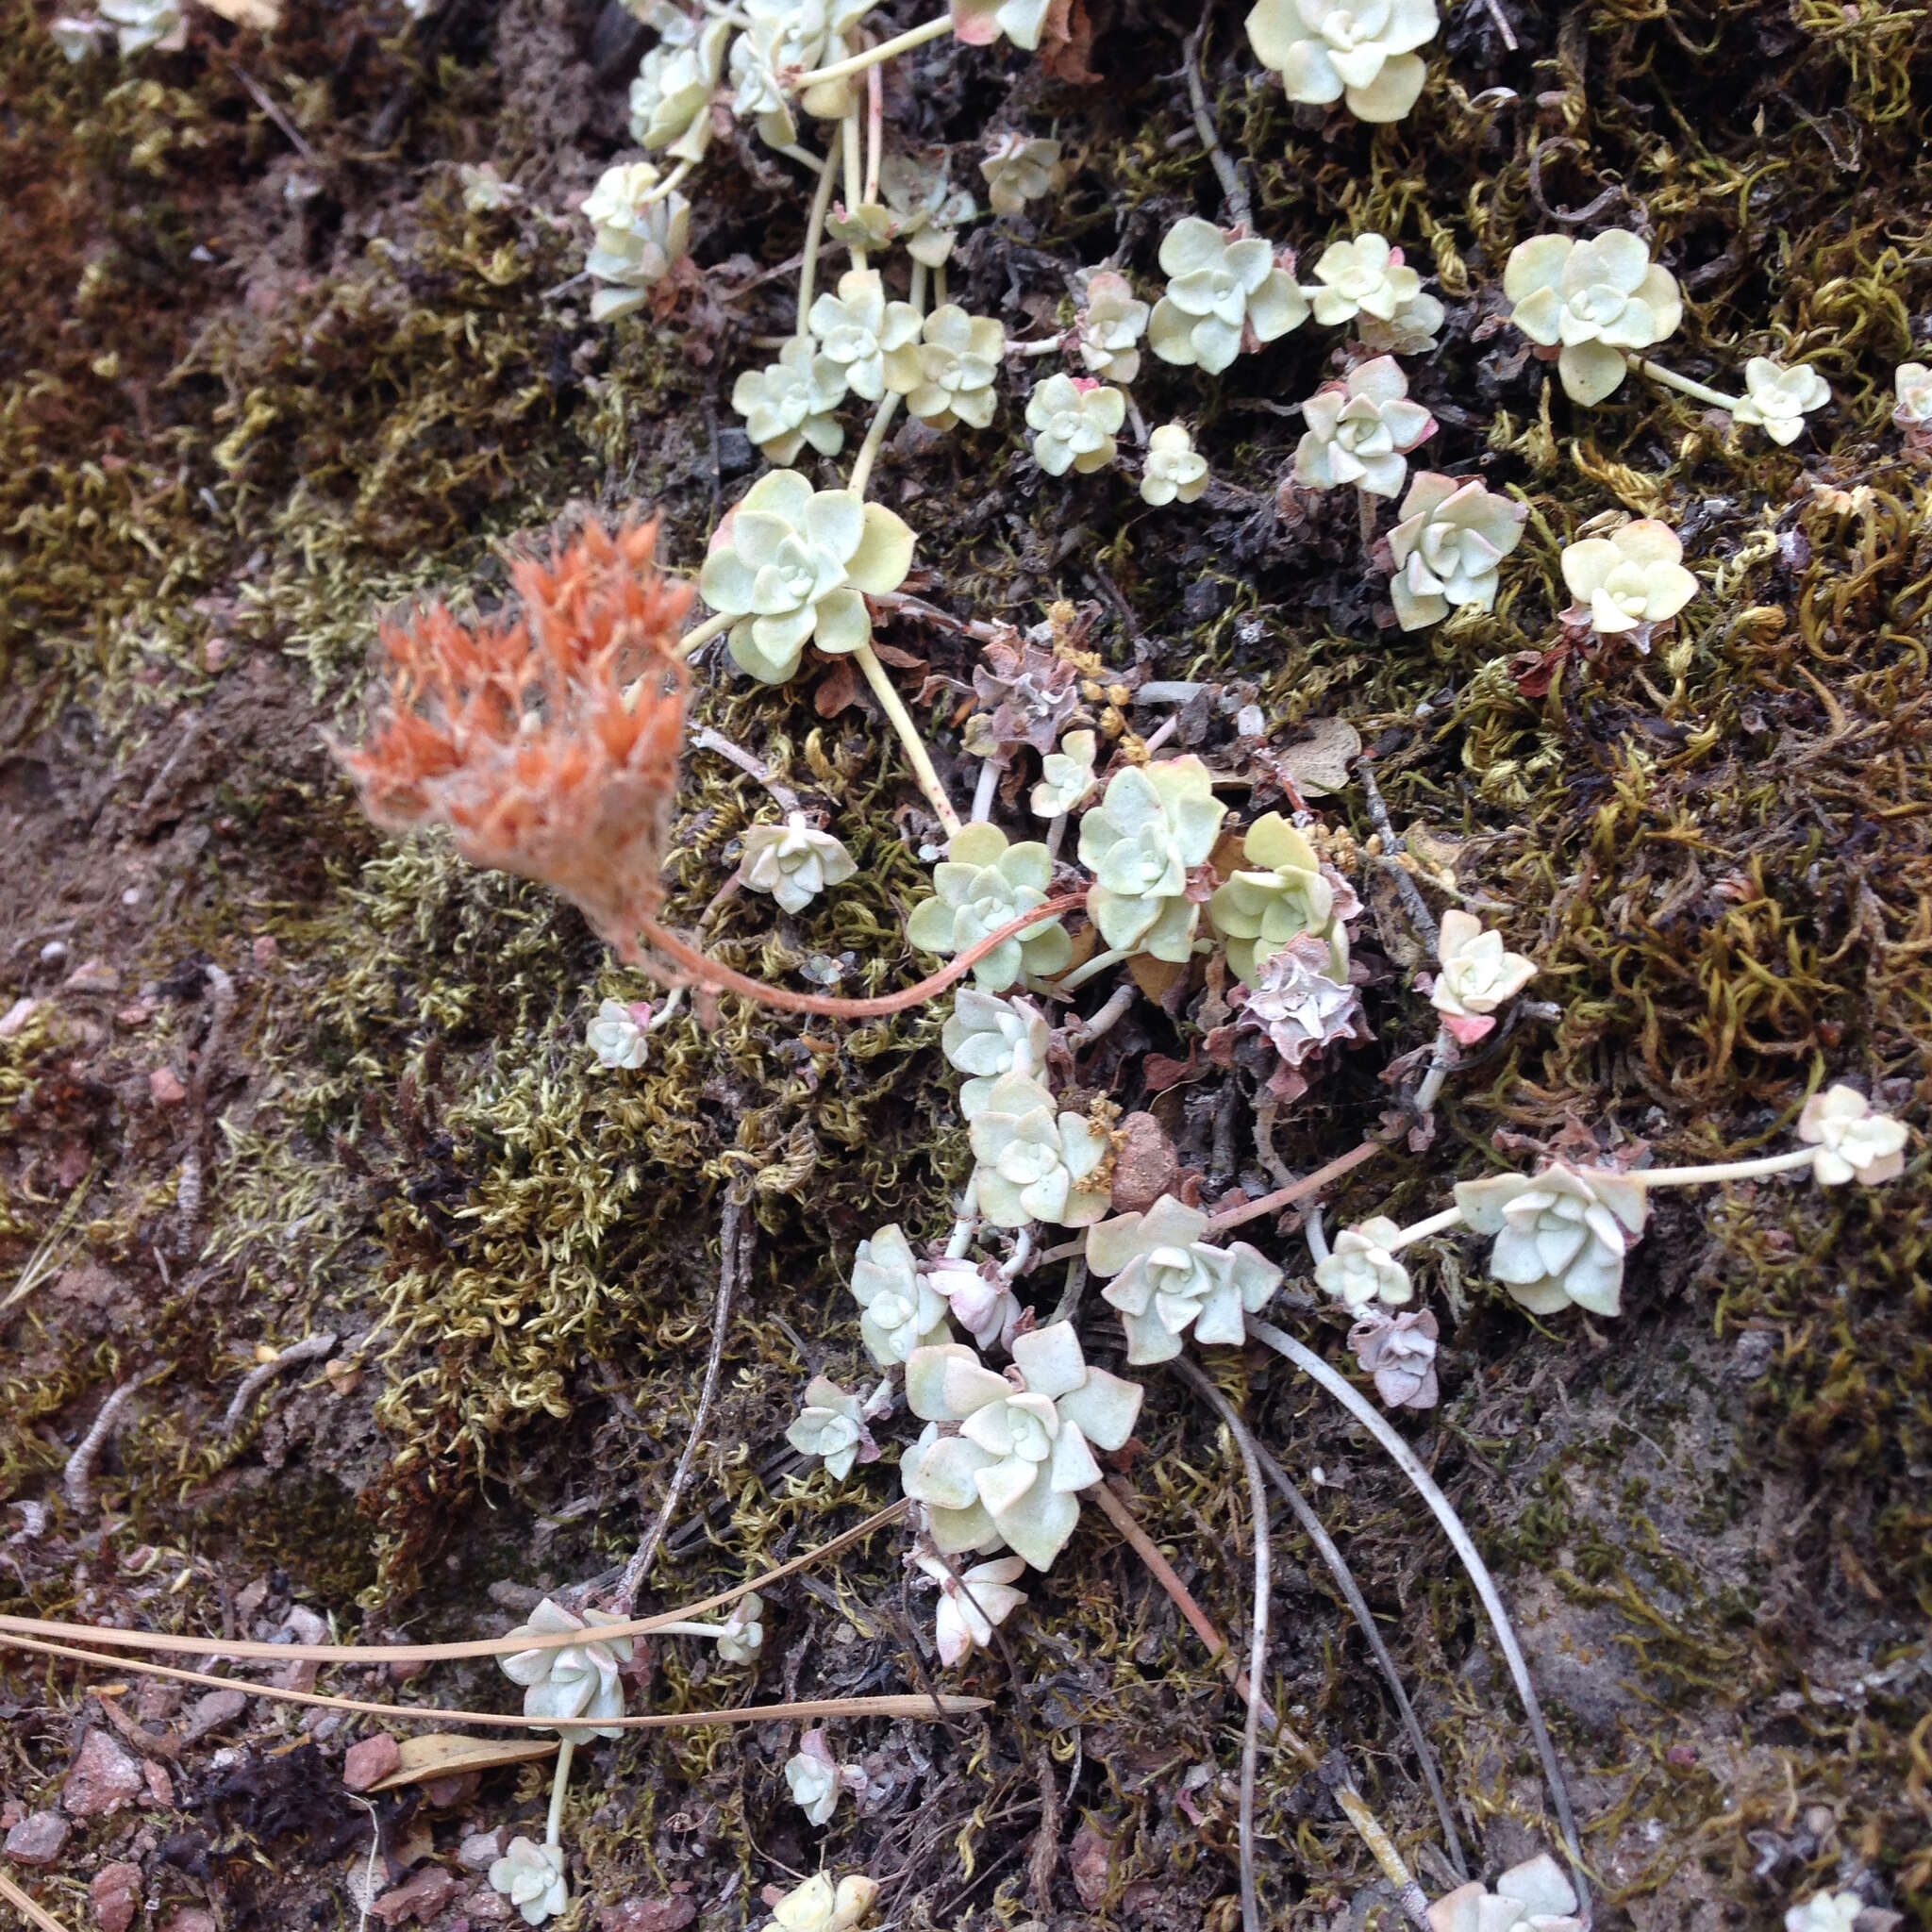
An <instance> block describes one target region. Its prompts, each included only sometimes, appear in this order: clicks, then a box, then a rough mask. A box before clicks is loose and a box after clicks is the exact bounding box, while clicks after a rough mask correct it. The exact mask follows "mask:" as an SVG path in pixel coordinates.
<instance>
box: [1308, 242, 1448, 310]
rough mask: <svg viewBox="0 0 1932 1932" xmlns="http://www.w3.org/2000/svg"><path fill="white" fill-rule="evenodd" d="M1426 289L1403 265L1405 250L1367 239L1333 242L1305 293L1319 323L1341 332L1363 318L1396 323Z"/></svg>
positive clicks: (1410, 270) (1325, 250)
mask: <svg viewBox="0 0 1932 1932" xmlns="http://www.w3.org/2000/svg"><path fill="white" fill-rule="evenodd" d="M1422 288H1423V278H1422V276H1421V275H1418V274H1417V273H1416V272H1415V270H1414V269H1412V268H1410V267H1409V266H1408V265H1407V263H1406V262H1405V261H1404V260H1403V258H1402V250H1401V249H1399V248H1395V247H1391V245H1390V243H1389V241H1388V239H1387V237H1386V236H1382V235H1376V234H1366V235H1357V236H1356V237H1355V238H1354V240H1353V241H1349V242H1329V244H1328V245H1327V247H1326V248H1324V249H1323V251H1322V253H1321V255H1320V256H1319V257H1318V258H1317V259H1316V262H1315V282H1314V284H1313V285H1309V286H1306V287H1304V288H1303V290H1302V293H1303V294H1304V295H1306V296H1307V298H1308V303H1309V306H1310V307H1311V308H1313V310H1314V314H1315V320H1316V321H1317V322H1319V323H1321V324H1322V325H1324V327H1326V328H1340V327H1342V326H1343V325H1346V324H1348V323H1351V322H1353V321H1355V319H1356V318H1357V316H1359V315H1367V316H1371V317H1373V318H1374V319H1375V320H1377V321H1380V322H1390V323H1392V322H1393V321H1394V320H1395V318H1396V316H1397V315H1398V314H1399V313H1400V312H1401V311H1402V309H1403V308H1405V307H1407V305H1408V304H1410V303H1412V302H1413V301H1414V300H1415V298H1416V297H1417V296H1418V295H1420V294H1421V293H1422Z"/></svg>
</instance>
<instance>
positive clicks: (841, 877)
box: [738, 811, 858, 912]
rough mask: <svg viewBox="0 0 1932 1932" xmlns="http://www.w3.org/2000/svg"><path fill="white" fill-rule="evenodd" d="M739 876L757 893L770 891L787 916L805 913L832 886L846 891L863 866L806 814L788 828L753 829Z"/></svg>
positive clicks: (792, 816)
mask: <svg viewBox="0 0 1932 1932" xmlns="http://www.w3.org/2000/svg"><path fill="white" fill-rule="evenodd" d="M742 844H743V848H744V852H743V857H742V858H741V859H740V860H739V862H738V874H739V876H740V877H741V879H742V880H743V881H744V883H745V884H746V885H747V886H748V887H750V888H751V890H752V891H755V892H769V893H771V895H772V897H773V898H774V899H775V900H777V902H778V904H779V905H780V906H782V907H783V908H785V910H786V911H787V912H803V911H804V910H805V908H807V907H808V906H809V905H810V904H811V902H812V901H813V900H814V899H816V898H817V897H818V895H819V894H820V893H821V892H823V891H824V890H825V889H826V887H828V886H841V885H843V884H844V883H845V881H846V880H847V879H849V878H850V877H851V876H852V875H853V874H854V873H856V872H857V871H858V866H857V865H856V864H855V863H854V862H853V858H852V855H851V854H850V853H849V852H847V851H846V849H845V848H844V846H843V845H841V843H840V842H839V841H838V840H837V839H835V838H834V837H833V836H832V835H831V833H829V832H824V831H821V830H820V829H819V828H818V827H817V826H816V825H814V824H812V823H811V821H810V820H809V819H808V818H807V817H806V815H805V814H804V813H803V812H802V811H793V812H788V813H786V815H785V823H784V824H782V825H749V826H747V827H746V828H745V833H744V838H743V841H742Z"/></svg>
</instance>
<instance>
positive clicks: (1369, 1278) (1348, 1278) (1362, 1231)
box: [1315, 1214, 1415, 1308]
mask: <svg viewBox="0 0 1932 1932" xmlns="http://www.w3.org/2000/svg"><path fill="white" fill-rule="evenodd" d="M1401 1232H1402V1230H1401V1229H1400V1228H1399V1227H1397V1226H1396V1224H1394V1223H1393V1222H1392V1221H1391V1220H1390V1219H1389V1217H1388V1216H1387V1215H1386V1214H1374V1215H1371V1216H1370V1217H1369V1219H1368V1220H1367V1221H1364V1222H1362V1223H1361V1224H1359V1225H1358V1226H1356V1227H1344V1228H1343V1229H1342V1230H1341V1233H1340V1234H1339V1235H1337V1236H1336V1237H1335V1245H1334V1246H1333V1247H1332V1248H1330V1249H1329V1251H1328V1254H1327V1257H1326V1258H1325V1259H1324V1260H1320V1261H1317V1262H1316V1263H1315V1286H1316V1287H1317V1288H1319V1289H1320V1290H1321V1291H1322V1292H1323V1293H1324V1294H1332V1295H1333V1296H1334V1297H1335V1299H1336V1300H1337V1301H1339V1302H1341V1303H1342V1304H1343V1305H1344V1306H1345V1307H1351V1308H1366V1307H1373V1306H1374V1304H1376V1303H1377V1302H1379V1303H1381V1304H1382V1305H1383V1306H1384V1307H1391V1308H1396V1307H1402V1305H1403V1304H1404V1303H1405V1302H1407V1301H1408V1300H1409V1298H1410V1297H1411V1296H1412V1295H1413V1294H1414V1292H1415V1291H1414V1290H1413V1289H1412V1288H1411V1287H1410V1286H1409V1280H1408V1270H1407V1268H1405V1267H1404V1266H1403V1265H1402V1263H1401V1262H1400V1261H1398V1260H1397V1259H1396V1258H1395V1257H1394V1256H1393V1255H1391V1253H1390V1252H1389V1243H1390V1242H1391V1241H1393V1240H1394V1239H1395V1238H1396V1236H1397V1235H1399V1234H1400V1233H1401Z"/></svg>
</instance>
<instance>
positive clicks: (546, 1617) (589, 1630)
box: [497, 1596, 631, 1924]
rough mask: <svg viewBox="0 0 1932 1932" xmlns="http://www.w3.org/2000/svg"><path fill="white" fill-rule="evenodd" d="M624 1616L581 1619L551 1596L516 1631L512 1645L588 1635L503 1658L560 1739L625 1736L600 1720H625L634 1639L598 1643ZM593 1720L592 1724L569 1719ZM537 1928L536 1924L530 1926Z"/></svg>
mask: <svg viewBox="0 0 1932 1932" xmlns="http://www.w3.org/2000/svg"><path fill="white" fill-rule="evenodd" d="M623 1622H624V1619H623V1618H622V1617H611V1616H607V1615H606V1614H605V1613H604V1612H603V1611H602V1610H587V1611H586V1612H585V1613H584V1615H583V1616H581V1617H579V1616H575V1615H573V1614H572V1613H571V1612H570V1611H569V1610H566V1609H565V1608H564V1607H562V1606H561V1605H560V1604H556V1603H553V1602H552V1601H551V1600H550V1598H548V1597H547V1596H546V1597H545V1598H544V1599H543V1600H542V1602H541V1603H540V1604H539V1605H538V1606H537V1607H536V1608H535V1609H534V1610H532V1611H531V1612H530V1621H529V1622H528V1623H527V1624H518V1625H517V1627H516V1628H515V1629H514V1630H512V1631H510V1632H509V1633H508V1634H509V1637H510V1639H511V1640H512V1641H514V1640H516V1639H519V1638H525V1637H551V1636H557V1635H559V1634H561V1633H562V1632H564V1631H567V1630H568V1631H582V1632H584V1633H585V1635H584V1641H582V1642H581V1643H567V1644H560V1645H558V1646H556V1647H555V1648H544V1649H536V1650H519V1651H513V1652H511V1653H509V1654H508V1656H505V1657H499V1658H498V1659H497V1661H498V1662H499V1663H500V1664H501V1665H502V1668H503V1674H504V1675H505V1676H507V1677H508V1679H509V1680H510V1682H511V1683H513V1684H521V1685H522V1686H523V1687H524V1715H525V1717H540V1718H542V1719H544V1720H545V1721H546V1722H552V1721H564V1722H558V1723H557V1731H558V1736H559V1737H563V1738H568V1739H569V1740H571V1742H572V1743H575V1744H582V1743H585V1742H587V1741H588V1740H591V1738H619V1737H622V1736H623V1735H624V1733H623V1732H622V1731H620V1730H613V1729H611V1728H609V1727H608V1726H607V1725H605V1724H602V1723H601V1722H600V1721H601V1720H603V1719H607V1718H613V1717H622V1716H623V1715H624V1683H623V1680H622V1678H621V1677H620V1676H619V1675H618V1672H619V1670H620V1669H621V1668H622V1666H624V1665H625V1664H627V1663H628V1662H629V1661H630V1656H631V1641H630V1639H629V1638H628V1637H610V1638H602V1639H600V1638H598V1637H597V1636H596V1635H595V1634H594V1633H595V1631H596V1628H597V1626H598V1625H599V1624H621V1623H623ZM574 1718H589V1719H591V1723H590V1724H571V1723H569V1722H567V1720H570V1719H574ZM530 1923H531V1924H536V1923H537V1922H536V1921H535V1920H534V1919H533V1920H532V1921H531V1922H530Z"/></svg>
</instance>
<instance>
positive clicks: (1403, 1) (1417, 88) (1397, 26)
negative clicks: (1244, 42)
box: [1247, 0, 1441, 121]
mask: <svg viewBox="0 0 1932 1932" xmlns="http://www.w3.org/2000/svg"><path fill="white" fill-rule="evenodd" d="M1247 25H1248V42H1249V44H1250V45H1251V46H1252V47H1253V48H1254V50H1255V55H1256V58H1257V59H1258V60H1259V61H1260V62H1261V64H1262V66H1264V67H1272V68H1274V71H1275V72H1276V73H1277V74H1278V75H1280V76H1281V84H1282V86H1283V87H1284V88H1286V89H1287V91H1288V97H1289V99H1290V100H1291V101H1306V102H1308V103H1310V104H1311V105H1313V106H1317V107H1326V106H1327V105H1328V104H1329V103H1330V102H1331V101H1340V100H1344V99H1345V100H1346V101H1347V103H1348V111H1349V112H1350V113H1351V114H1353V115H1354V116H1355V117H1356V119H1357V121H1400V120H1401V119H1402V117H1403V116H1404V115H1405V114H1407V112H1408V110H1409V109H1410V108H1412V107H1414V106H1415V103H1416V97H1417V95H1419V94H1420V93H1421V92H1422V91H1423V81H1424V78H1425V77H1426V74H1427V70H1426V69H1425V68H1424V65H1423V60H1422V57H1421V56H1420V55H1419V54H1418V53H1417V52H1416V51H1415V50H1416V49H1417V48H1418V47H1423V46H1426V45H1427V44H1428V43H1429V42H1431V41H1432V40H1434V39H1435V38H1436V29H1437V27H1438V26H1439V25H1441V23H1440V22H1439V21H1438V20H1437V17H1436V5H1435V0H1341V4H1340V5H1335V4H1330V0H1259V4H1258V5H1257V7H1256V8H1254V10H1253V11H1252V12H1251V13H1250V14H1249V15H1248V22H1247Z"/></svg>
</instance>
